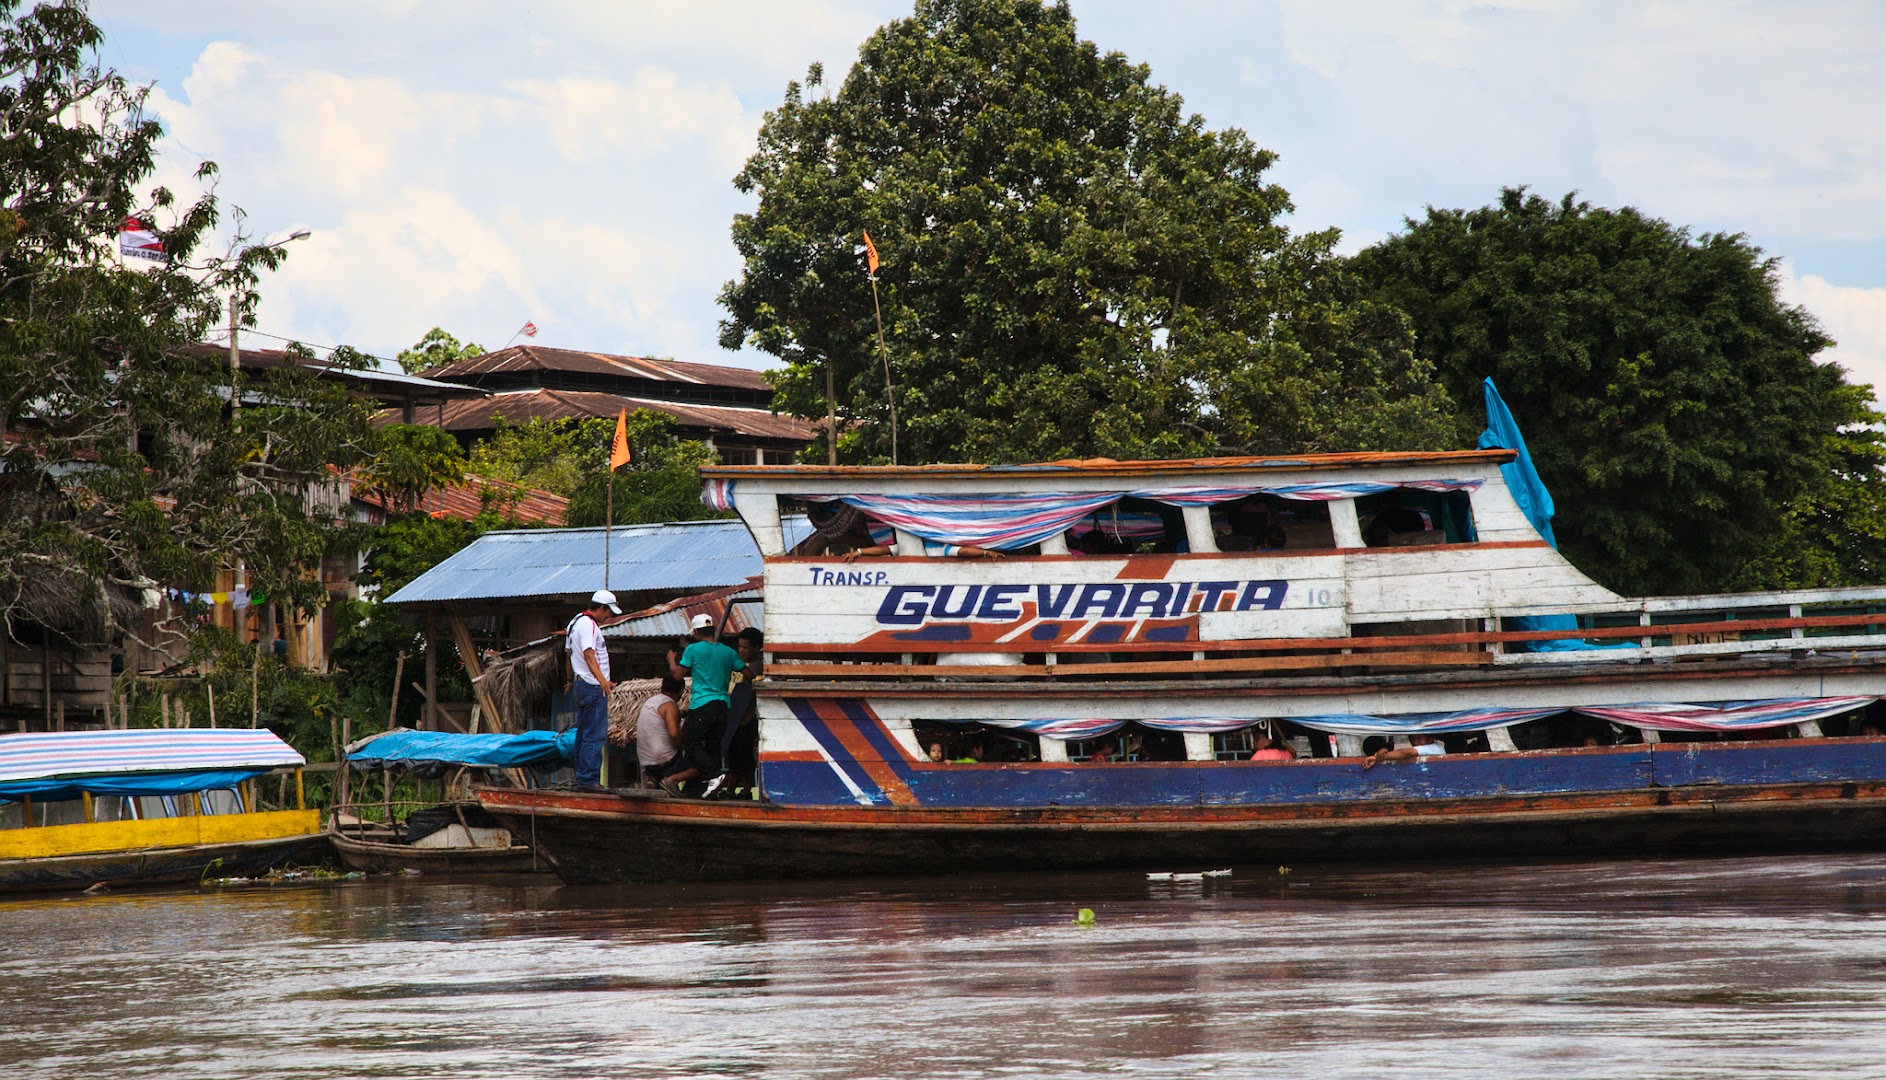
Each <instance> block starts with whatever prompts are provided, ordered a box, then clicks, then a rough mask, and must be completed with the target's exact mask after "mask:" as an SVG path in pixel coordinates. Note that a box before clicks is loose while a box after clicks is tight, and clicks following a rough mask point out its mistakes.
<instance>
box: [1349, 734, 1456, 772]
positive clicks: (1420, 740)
mask: <svg viewBox="0 0 1886 1080" xmlns="http://www.w3.org/2000/svg"><path fill="white" fill-rule="evenodd" d="M1408 741H1409V742H1410V743H1411V744H1412V745H1410V746H1384V747H1382V748H1381V749H1380V750H1377V751H1376V752H1375V753H1373V754H1370V755H1369V756H1368V757H1366V758H1364V759H1363V760H1362V767H1363V768H1365V769H1373V768H1374V767H1376V766H1377V765H1380V764H1381V763H1382V762H1384V761H1414V760H1416V759H1418V758H1425V757H1440V756H1442V755H1443V754H1446V753H1447V750H1446V748H1445V747H1443V746H1442V745H1441V744H1440V743H1438V742H1436V741H1435V740H1434V736H1432V735H1416V736H1413V737H1412V738H1410V739H1409V740H1408Z"/></svg>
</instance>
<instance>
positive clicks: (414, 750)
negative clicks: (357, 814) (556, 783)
mask: <svg viewBox="0 0 1886 1080" xmlns="http://www.w3.org/2000/svg"><path fill="white" fill-rule="evenodd" d="M575 748H576V729H574V728H572V729H570V730H569V731H565V732H562V733H560V734H559V733H558V732H555V731H526V732H522V733H520V734H517V735H460V734H457V733H456V732H450V731H407V730H404V729H400V730H395V731H389V732H387V733H386V734H384V735H381V736H379V737H378V738H375V739H372V740H370V741H368V742H367V743H366V744H365V745H363V746H362V747H360V749H358V750H355V751H354V752H352V753H350V754H348V755H347V760H348V761H349V762H351V763H353V764H354V765H357V766H361V767H364V768H379V767H382V766H385V765H417V764H438V765H471V766H475V767H479V768H487V769H514V768H517V767H519V766H523V765H537V764H542V763H545V762H551V761H560V760H572V759H573V758H574V754H575Z"/></svg>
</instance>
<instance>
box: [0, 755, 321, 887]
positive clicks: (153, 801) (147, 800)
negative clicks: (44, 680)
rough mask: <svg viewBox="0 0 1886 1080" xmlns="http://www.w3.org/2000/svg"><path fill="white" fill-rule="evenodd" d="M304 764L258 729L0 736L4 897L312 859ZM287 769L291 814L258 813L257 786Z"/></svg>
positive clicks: (316, 815) (316, 818) (314, 828)
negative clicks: (262, 779) (292, 801)
mask: <svg viewBox="0 0 1886 1080" xmlns="http://www.w3.org/2000/svg"><path fill="white" fill-rule="evenodd" d="M303 764H304V759H303V758H302V756H301V755H300V754H299V753H297V752H296V751H295V749H294V748H293V747H291V746H289V745H288V744H287V743H285V742H283V741H282V740H281V739H279V738H277V737H276V736H274V735H273V734H271V733H269V732H267V731H257V730H246V729H229V728H223V729H207V730H206V729H151V730H140V731H69V732H29V733H22V734H17V735H0V891H9V890H51V889H84V888H88V887H90V886H94V885H98V884H108V885H155V884H163V883H174V882H185V881H197V880H200V879H202V878H204V877H210V876H213V877H243V876H249V875H253V874H258V873H261V872H262V871H264V870H268V869H270V868H271V867H274V866H277V865H279V864H281V863H283V862H286V861H288V860H289V859H292V858H295V857H296V856H298V855H302V854H304V853H305V854H312V853H314V852H316V851H318V850H319V849H320V848H322V847H324V846H325V845H326V840H325V839H324V838H323V837H322V835H321V820H320V811H318V810H313V809H308V808H306V807H305V806H303V805H302V804H303V794H304V793H303V790H302V784H301V771H300V767H301V766H302V765H303ZM291 768H292V769H294V771H295V776H294V779H295V796H294V797H295V809H292V810H287V809H284V810H262V809H260V806H259V796H260V792H259V791H258V790H257V784H256V781H257V779H258V778H259V777H261V776H263V775H264V774H267V773H269V772H271V771H273V770H276V769H291ZM283 775H284V777H285V776H286V773H284V774H283Z"/></svg>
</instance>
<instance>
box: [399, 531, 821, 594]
mask: <svg viewBox="0 0 1886 1080" xmlns="http://www.w3.org/2000/svg"><path fill="white" fill-rule="evenodd" d="M784 524H785V526H786V534H787V539H788V542H789V543H797V542H798V540H799V539H801V538H803V537H804V536H805V535H806V534H807V533H809V532H810V531H811V530H810V528H809V527H808V526H807V525H806V522H805V518H804V517H796V518H788V519H787V520H786V521H785V522H784ZM602 552H603V530H602V529H511V530H502V531H497V532H488V533H486V534H484V535H483V536H481V537H479V538H478V539H476V540H474V541H472V542H471V543H470V544H469V545H467V546H466V547H465V548H464V549H462V550H460V551H459V552H458V553H457V554H454V555H453V556H451V557H450V558H448V559H446V560H445V561H444V562H442V563H440V564H439V565H437V566H435V567H433V568H432V569H430V570H428V571H426V572H425V573H424V574H421V575H420V576H419V577H418V578H416V579H414V580H413V581H412V582H411V583H410V584H408V585H407V586H406V587H405V588H403V589H401V590H400V591H398V592H396V593H394V594H393V595H392V596H389V597H387V603H389V604H411V603H424V602H427V601H439V600H507V599H513V598H515V599H525V598H530V597H540V596H579V595H584V596H586V595H588V594H589V593H592V592H594V591H596V590H597V589H600V588H602V582H603V572H602ZM760 570H761V565H760V549H759V548H758V546H756V545H755V544H754V543H753V537H752V534H750V533H748V532H747V527H746V525H745V524H743V523H741V522H740V521H737V520H725V521H680V522H670V523H668V524H664V525H618V526H616V527H615V529H614V531H613V534H612V535H611V537H610V541H609V587H610V588H612V589H614V590H615V591H616V592H617V593H618V594H621V593H630V592H642V591H645V590H651V589H659V590H664V591H670V590H671V591H674V592H678V593H689V592H707V591H709V590H711V589H721V588H726V587H727V586H729V585H738V584H740V583H741V582H743V581H745V580H746V579H748V578H750V577H753V576H754V575H756V574H758V573H759V572H760Z"/></svg>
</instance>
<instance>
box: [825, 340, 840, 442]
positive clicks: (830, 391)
mask: <svg viewBox="0 0 1886 1080" xmlns="http://www.w3.org/2000/svg"><path fill="white" fill-rule="evenodd" d="M836 363H838V361H837V360H834V359H833V358H832V357H830V356H827V357H826V358H825V463H826V464H827V465H836V464H838V391H837V390H836V389H834V388H833V382H834V380H833V378H832V366H833V365H834V364H836Z"/></svg>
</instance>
